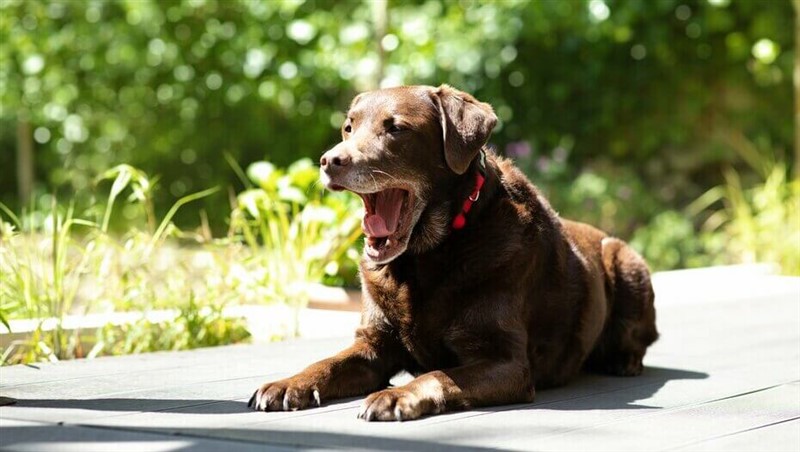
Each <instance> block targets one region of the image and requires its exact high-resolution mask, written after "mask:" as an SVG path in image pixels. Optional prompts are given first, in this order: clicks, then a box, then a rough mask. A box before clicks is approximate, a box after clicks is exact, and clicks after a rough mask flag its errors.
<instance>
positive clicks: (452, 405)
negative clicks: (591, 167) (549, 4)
mask: <svg viewBox="0 0 800 452" xmlns="http://www.w3.org/2000/svg"><path fill="white" fill-rule="evenodd" d="M392 118H394V121H400V122H401V123H402V124H403V125H404V126H407V129H406V130H405V131H403V132H399V133H395V134H391V133H388V132H386V130H387V129H386V128H387V127H388V126H387V124H388V123H390V122H392V120H393V119H392ZM387 121H388V122H387ZM495 121H496V118H495V116H494V113H493V112H492V109H491V107H490V106H489V105H487V104H484V103H481V102H479V101H477V100H475V99H474V98H473V97H472V96H470V95H468V94H466V93H462V92H460V91H457V90H454V89H452V88H450V87H447V86H442V87H439V88H432V87H402V88H394V89H389V90H381V91H376V92H371V93H366V94H362V95H360V96H359V97H357V98H356V99H355V100H354V102H353V105H352V106H351V109H350V112H349V119H348V123H347V124H346V125H345V132H343V142H342V143H341V144H340V145H337V147H335V148H333V149H332V150H331V151H328V152H327V153H326V154H325V156H323V160H322V167H323V168H322V169H323V173H324V176H325V177H328V178H329V181H328V184H329V186H331V187H334V188H350V189H353V188H352V187H350V186H348V185H347V184H353V185H354V186H359V184H360V183H361V182H359V181H360V180H361V179H363V177H361V176H359V175H358V174H356V175H355V176H354V175H353V173H354V172H357V171H360V170H359V168H377V169H380V170H381V171H383V172H385V173H388V174H390V177H391V178H389V177H379V179H375V180H373V182H374V183H375V184H376V186H380V187H389V186H392V184H393V183H395V184H396V183H397V182H396V181H397V180H400V181H402V183H403V184H406V186H408V187H412V188H413V189H414V193H415V195H416V197H417V199H418V205H420V206H421V207H420V209H421V210H420V212H419V216H418V219H417V221H416V223H415V224H414V225H413V231H412V232H411V234H410V238H409V239H408V243H407V248H406V249H405V250H404V252H402V253H401V254H399V255H398V256H396V257H394V258H393V259H391V260H390V261H389V262H383V263H379V262H375V261H372V260H370V259H368V258H366V257H365V259H364V260H363V261H362V263H361V278H362V286H363V300H364V314H365V319H366V325H365V326H364V327H363V328H360V329H359V331H358V332H357V334H356V339H355V343H354V344H353V345H352V346H351V347H350V348H348V349H346V350H345V351H343V352H341V353H339V354H338V355H336V356H334V357H332V358H328V359H326V360H323V361H320V362H318V363H316V364H313V365H311V366H310V367H308V368H306V369H305V370H303V371H302V372H301V373H299V374H298V375H295V376H293V377H291V378H287V379H285V380H281V381H277V382H273V383H267V384H265V385H263V386H262V387H261V388H259V390H258V391H256V393H255V394H254V395H253V399H252V400H251V402H250V404H251V405H252V406H254V407H255V408H256V409H261V410H289V409H302V408H306V407H307V406H309V405H312V404H319V403H320V402H321V401H326V400H330V399H335V398H339V397H347V396H357V395H363V394H370V395H369V396H368V397H367V399H366V400H365V402H364V404H363V406H362V409H361V411H360V412H359V417H362V418H364V419H366V420H407V419H414V418H417V417H420V416H423V415H426V414H434V413H440V412H443V411H447V410H455V409H465V408H471V407H477V406H485V405H499V404H509V403H518V402H529V401H532V400H533V398H534V392H535V388H537V389H538V388H543V387H548V386H555V385H561V384H564V383H566V382H567V381H569V380H570V379H571V378H573V377H574V376H575V375H577V374H578V373H579V372H580V371H581V370H582V369H583V368H584V367H588V368H590V369H592V370H597V371H602V372H609V373H612V374H615V375H638V374H639V373H641V371H642V358H643V356H644V354H645V351H646V349H647V347H648V346H649V345H650V344H651V343H653V342H654V341H655V340H656V338H657V337H658V333H657V331H656V327H655V309H654V305H653V300H654V294H653V289H652V287H651V284H650V274H649V271H648V269H647V265H646V264H645V262H644V260H643V259H642V258H641V257H640V256H639V255H638V254H636V252H634V251H633V250H632V249H631V248H630V247H628V245H626V244H625V243H624V242H622V241H621V240H618V239H615V238H611V237H609V236H607V235H606V234H605V233H604V232H602V231H600V230H598V229H595V228H594V227H592V226H589V225H586V224H582V223H576V222H572V221H568V220H563V219H561V218H559V216H558V215H557V214H556V213H555V212H554V211H553V209H552V208H551V207H550V205H549V204H548V202H547V200H545V199H544V197H543V196H542V195H541V193H540V192H539V191H538V190H537V189H536V187H535V186H534V185H533V184H531V182H530V181H529V180H528V179H527V178H526V177H525V175H524V174H522V172H521V171H519V170H518V169H517V168H516V167H514V165H513V164H512V163H511V162H510V161H509V160H506V159H503V158H501V157H497V156H493V155H491V154H488V156H487V157H488V158H487V166H488V169H487V180H486V183H485V185H484V187H483V189H482V190H481V194H480V198H479V199H478V201H477V202H476V203H475V204H474V206H473V208H472V210H471V211H470V212H469V214H468V215H467V224H466V227H465V228H464V229H461V230H452V229H451V227H450V222H451V221H452V218H453V217H454V216H455V215H456V214H457V213H458V212H459V211H460V209H461V205H462V203H463V200H464V199H465V198H466V197H467V196H468V195H469V193H470V192H471V191H472V189H473V186H474V180H475V179H474V177H475V176H474V174H475V172H476V171H477V165H478V157H477V156H478V153H479V151H480V149H481V147H482V146H484V144H485V142H486V140H487V139H488V136H489V133H490V132H491V129H492V127H494V124H495ZM348 126H349V127H348ZM347 130H349V132H348V131H347ZM334 159H338V160H336V165H339V164H340V163H341V165H339V166H336V165H335V164H334V163H331V162H334ZM379 175H380V174H379V173H378V174H376V173H372V174H371V177H373V179H374V177H375V176H379ZM342 181H344V182H342ZM340 182H341V184H340ZM338 185H341V187H339V186H338ZM401 370H407V371H409V372H410V373H412V374H413V375H415V376H417V377H416V378H415V379H414V380H413V381H411V382H410V383H408V384H406V385H404V386H401V387H397V388H389V389H386V387H387V385H388V382H389V379H390V378H391V377H392V376H394V375H395V374H396V373H397V372H399V371H401ZM376 391H377V392H376Z"/></svg>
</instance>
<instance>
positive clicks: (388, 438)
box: [0, 270, 800, 451]
mask: <svg viewBox="0 0 800 452" xmlns="http://www.w3.org/2000/svg"><path fill="white" fill-rule="evenodd" d="M702 272H707V270H701V271H695V272H692V271H688V272H675V273H670V274H660V275H657V278H656V284H657V287H656V293H657V309H658V324H659V329H660V331H661V333H662V338H661V339H660V340H659V342H657V343H656V344H655V345H654V347H653V348H652V349H651V351H650V352H649V353H648V355H647V357H646V359H645V365H646V366H647V367H646V369H645V372H644V374H643V375H642V376H640V377H634V378H615V377H608V376H601V375H583V376H581V377H580V378H578V379H577V380H576V381H575V382H573V383H572V384H570V385H568V386H565V387H562V388H556V389H552V390H547V391H540V392H539V393H538V394H537V398H536V401H535V402H534V403H532V404H525V405H513V406H504V407H492V408H482V409H476V410H472V411H465V412H458V413H448V414H445V415H440V416H433V417H428V418H424V419H421V420H419V421H414V422H405V423H402V424H395V423H385V424H375V423H365V422H363V421H360V420H357V419H356V412H357V410H358V406H359V404H360V402H361V399H360V398H358V399H349V400H344V401H336V402H330V403H326V404H325V405H324V406H323V407H322V408H318V409H311V410H306V411H299V412H292V413H256V412H252V411H249V410H248V409H247V408H246V406H245V403H246V401H247V399H248V398H249V396H250V393H251V392H252V391H253V389H254V388H255V387H256V386H257V385H258V384H259V383H261V382H262V381H265V380H268V379H274V378H280V377H283V376H286V375H289V374H291V373H294V372H296V371H297V370H299V369H301V368H302V367H304V366H305V365H307V364H309V363H311V362H313V361H314V360H316V359H319V358H321V357H324V356H328V355H330V354H331V353H333V352H335V351H337V350H339V349H341V348H342V347H343V346H344V345H346V344H347V343H349V342H350V339H348V338H341V339H332V340H298V341H292V342H286V343H276V344H266V345H239V346H231V347H219V348H214V349H204V350H196V351H190V352H180V353H156V354H148V355H140V356H128V357H120V358H103V359H98V360H93V361H75V362H64V363H56V364H43V365H37V367H38V369H37V368H32V367H25V366H15V367H10V368H2V369H0V395H2V396H7V397H14V398H17V399H19V401H18V403H17V405H13V406H5V407H0V448H5V449H8V450H74V448H72V449H70V447H72V446H75V445H79V446H81V447H83V446H87V444H88V445H89V446H92V447H95V446H96V450H102V447H105V446H108V445H109V444H111V443H118V444H119V445H120V447H115V450H126V449H125V447H130V448H132V449H135V450H188V449H191V450H194V449H197V450H221V449H219V448H220V447H221V446H225V447H224V449H226V450H255V449H258V450H264V449H263V448H262V447H267V450H269V449H270V448H276V450H281V449H285V448H287V447H288V448H294V447H303V448H307V447H311V448H314V447H318V448H330V447H359V448H367V449H381V450H450V449H452V450H463V449H464V448H467V449H469V448H472V449H475V450H491V449H508V450H553V451H557V450H721V449H724V450H792V451H797V450H800V278H776V277H773V276H752V277H748V276H743V275H736V277H735V278H731V277H730V275H725V274H724V272H723V273H718V274H715V275H714V277H712V278H709V277H708V275H709V273H702ZM708 279H711V280H712V281H711V282H709V281H708ZM694 280H699V281H700V282H701V283H703V284H704V285H703V286H702V287H701V288H699V289H698V288H697V286H696V285H693V283H692V281H694ZM706 286H709V287H706ZM714 288H717V289H718V290H716V291H714V290H712V289H714ZM662 293H663V294H666V296H662ZM720 293H722V295H724V296H721V295H720ZM43 438H44V439H43ZM126 445H127V446H126ZM89 446H87V447H89ZM134 446H135V447H134ZM228 446H230V447H228ZM26 448H27V449H26ZM80 450H93V449H92V448H91V447H89V448H88V449H86V448H82V449H80Z"/></svg>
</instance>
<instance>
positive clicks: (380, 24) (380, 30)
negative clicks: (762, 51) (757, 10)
mask: <svg viewBox="0 0 800 452" xmlns="http://www.w3.org/2000/svg"><path fill="white" fill-rule="evenodd" d="M797 1H800V0H797ZM372 21H373V24H374V25H375V44H376V46H377V51H378V67H377V68H376V69H375V74H374V77H375V78H374V79H373V81H372V86H371V87H370V89H378V88H380V87H381V81H382V80H383V75H384V66H385V64H386V52H384V50H383V44H382V43H381V41H383V38H384V36H386V27H387V26H388V23H389V1H388V0H373V1H372Z"/></svg>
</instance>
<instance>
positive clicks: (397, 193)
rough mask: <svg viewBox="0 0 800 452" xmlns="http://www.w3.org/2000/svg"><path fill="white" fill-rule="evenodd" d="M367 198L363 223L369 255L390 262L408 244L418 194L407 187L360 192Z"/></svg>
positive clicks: (379, 260)
mask: <svg viewBox="0 0 800 452" xmlns="http://www.w3.org/2000/svg"><path fill="white" fill-rule="evenodd" d="M358 195H359V196H361V199H362V200H363V201H364V211H365V212H364V219H363V220H362V222H361V227H362V228H363V229H364V234H365V235H366V237H367V238H366V241H365V245H366V246H365V250H366V253H367V256H369V257H370V258H371V259H373V260H374V261H376V262H386V261H389V260H391V259H393V258H395V257H397V256H398V255H399V254H400V253H402V252H403V251H404V250H405V248H406V245H407V244H408V238H409V234H410V232H411V222H412V217H413V214H414V195H413V193H412V192H411V191H410V190H406V189H403V188H388V189H386V190H383V191H379V192H375V193H358Z"/></svg>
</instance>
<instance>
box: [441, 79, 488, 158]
mask: <svg viewBox="0 0 800 452" xmlns="http://www.w3.org/2000/svg"><path fill="white" fill-rule="evenodd" d="M432 96H433V101H434V103H435V104H436V105H437V107H438V108H439V120H440V121H441V123H442V132H443V137H444V158H445V161H447V166H449V167H450V169H451V170H453V172H455V173H456V174H464V172H465V171H467V168H469V164H470V162H472V160H473V159H474V158H475V156H476V155H478V151H480V149H481V147H483V145H484V144H485V143H486V140H488V139H489V135H491V133H492V129H494V126H495V124H497V116H495V114H494V110H492V107H491V105H489V104H486V103H483V102H479V101H478V100H476V99H475V98H474V97H472V96H471V95H469V94H467V93H465V92H462V91H459V90H457V89H455V88H452V87H450V86H447V85H441V86H440V87H438V88H436V89H434V90H433V93H432Z"/></svg>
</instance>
